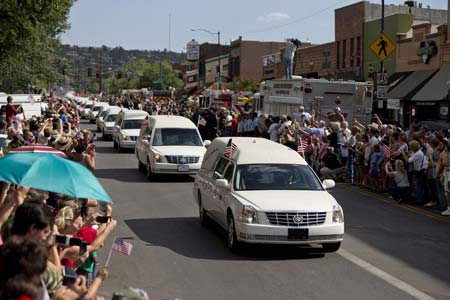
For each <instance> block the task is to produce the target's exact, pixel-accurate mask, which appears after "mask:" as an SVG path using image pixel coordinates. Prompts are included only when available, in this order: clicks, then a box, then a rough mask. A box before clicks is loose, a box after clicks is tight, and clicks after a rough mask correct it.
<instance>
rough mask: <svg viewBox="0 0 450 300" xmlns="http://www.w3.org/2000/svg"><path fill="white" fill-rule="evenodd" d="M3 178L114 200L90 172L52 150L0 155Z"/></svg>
mask: <svg viewBox="0 0 450 300" xmlns="http://www.w3.org/2000/svg"><path fill="white" fill-rule="evenodd" d="M0 181H5V182H9V183H13V184H15V185H19V186H27V187H31V188H35V189H40V190H44V191H50V192H54V193H60V194H64V195H68V196H72V197H75V198H89V199H96V200H99V201H103V202H107V203H111V198H109V196H108V194H107V193H106V191H105V190H104V189H103V187H102V186H101V184H100V182H99V181H98V180H97V178H96V177H95V176H94V174H92V172H91V171H89V170H88V169H87V168H86V167H85V166H83V165H82V164H80V163H77V162H73V161H70V160H68V159H65V158H61V157H59V156H57V155H54V154H51V153H12V154H8V155H6V156H5V157H3V158H0Z"/></svg>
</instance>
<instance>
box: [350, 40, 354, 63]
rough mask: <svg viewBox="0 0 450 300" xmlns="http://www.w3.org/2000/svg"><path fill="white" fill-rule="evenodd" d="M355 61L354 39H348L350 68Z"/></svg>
mask: <svg viewBox="0 0 450 300" xmlns="http://www.w3.org/2000/svg"><path fill="white" fill-rule="evenodd" d="M354 59H355V39H354V38H351V39H350V67H352V68H353V63H354Z"/></svg>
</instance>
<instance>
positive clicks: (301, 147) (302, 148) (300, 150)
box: [297, 140, 308, 156]
mask: <svg viewBox="0 0 450 300" xmlns="http://www.w3.org/2000/svg"><path fill="white" fill-rule="evenodd" d="M306 147H308V141H306V140H301V141H300V144H299V145H298V146H297V153H298V154H300V155H301V156H305V149H306Z"/></svg>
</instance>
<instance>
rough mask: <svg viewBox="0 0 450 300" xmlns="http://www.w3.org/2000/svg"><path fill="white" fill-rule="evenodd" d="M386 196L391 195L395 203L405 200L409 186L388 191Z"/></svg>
mask: <svg viewBox="0 0 450 300" xmlns="http://www.w3.org/2000/svg"><path fill="white" fill-rule="evenodd" d="M388 194H389V195H391V196H392V198H394V200H395V201H399V200H405V198H406V197H407V196H408V195H409V186H408V187H395V188H391V189H388Z"/></svg>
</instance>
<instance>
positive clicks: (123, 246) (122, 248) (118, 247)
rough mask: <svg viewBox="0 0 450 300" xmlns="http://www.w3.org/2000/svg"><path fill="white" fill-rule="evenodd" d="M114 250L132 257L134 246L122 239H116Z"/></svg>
mask: <svg viewBox="0 0 450 300" xmlns="http://www.w3.org/2000/svg"><path fill="white" fill-rule="evenodd" d="M112 249H113V250H115V251H119V252H120V253H123V254H126V255H130V254H131V249H133V245H132V244H131V243H128V242H125V241H124V240H121V239H115V240H114V244H113V246H112Z"/></svg>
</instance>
